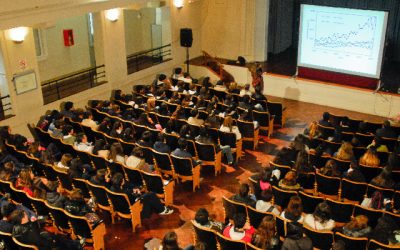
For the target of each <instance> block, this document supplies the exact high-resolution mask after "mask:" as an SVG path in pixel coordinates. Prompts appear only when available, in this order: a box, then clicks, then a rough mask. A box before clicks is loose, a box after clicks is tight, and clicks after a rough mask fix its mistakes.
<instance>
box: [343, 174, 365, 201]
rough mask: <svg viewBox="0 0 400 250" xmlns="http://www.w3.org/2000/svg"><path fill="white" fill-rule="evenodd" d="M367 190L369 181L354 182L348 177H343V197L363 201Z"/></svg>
mask: <svg viewBox="0 0 400 250" xmlns="http://www.w3.org/2000/svg"><path fill="white" fill-rule="evenodd" d="M366 191H367V183H361V182H354V181H350V180H347V179H342V194H341V198H344V199H347V200H350V201H358V202H361V201H362V200H363V199H364V195H365V194H366Z"/></svg>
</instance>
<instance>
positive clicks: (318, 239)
mask: <svg viewBox="0 0 400 250" xmlns="http://www.w3.org/2000/svg"><path fill="white" fill-rule="evenodd" d="M304 233H305V234H306V235H307V236H308V237H309V238H310V239H311V241H312V243H313V247H314V248H318V249H331V247H332V244H333V233H332V232H329V231H318V230H314V229H311V228H309V227H306V226H305V227H304Z"/></svg>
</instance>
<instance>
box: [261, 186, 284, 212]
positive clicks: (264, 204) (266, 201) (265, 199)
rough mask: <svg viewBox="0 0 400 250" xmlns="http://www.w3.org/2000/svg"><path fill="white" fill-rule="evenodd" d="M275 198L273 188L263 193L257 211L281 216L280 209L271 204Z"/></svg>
mask: <svg viewBox="0 0 400 250" xmlns="http://www.w3.org/2000/svg"><path fill="white" fill-rule="evenodd" d="M273 197H274V195H273V193H272V189H271V188H269V189H265V190H263V191H261V199H259V200H257V203H256V209H257V210H258V211H261V212H269V213H273V214H275V215H279V214H280V212H279V210H278V208H276V207H275V206H274V205H273V204H272V203H271V200H272V198H273Z"/></svg>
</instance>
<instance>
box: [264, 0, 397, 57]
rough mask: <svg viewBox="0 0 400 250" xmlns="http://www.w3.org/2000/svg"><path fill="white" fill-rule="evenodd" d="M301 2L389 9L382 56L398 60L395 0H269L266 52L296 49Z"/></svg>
mask: <svg viewBox="0 0 400 250" xmlns="http://www.w3.org/2000/svg"><path fill="white" fill-rule="evenodd" d="M301 4H313V5H322V6H332V7H343V8H354V9H371V10H383V11H389V18H388V26H387V31H386V37H387V38H386V52H385V58H386V59H387V60H388V61H400V1H399V0H270V9H269V12H270V13H269V27H268V34H269V39H268V52H269V53H272V54H278V53H280V52H282V51H284V50H286V49H288V48H295V49H297V44H298V38H299V21H300V5H301Z"/></svg>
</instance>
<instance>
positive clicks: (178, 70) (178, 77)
mask: <svg viewBox="0 0 400 250" xmlns="http://www.w3.org/2000/svg"><path fill="white" fill-rule="evenodd" d="M183 78H184V77H183V74H182V68H175V69H174V74H173V75H172V79H175V80H183Z"/></svg>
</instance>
